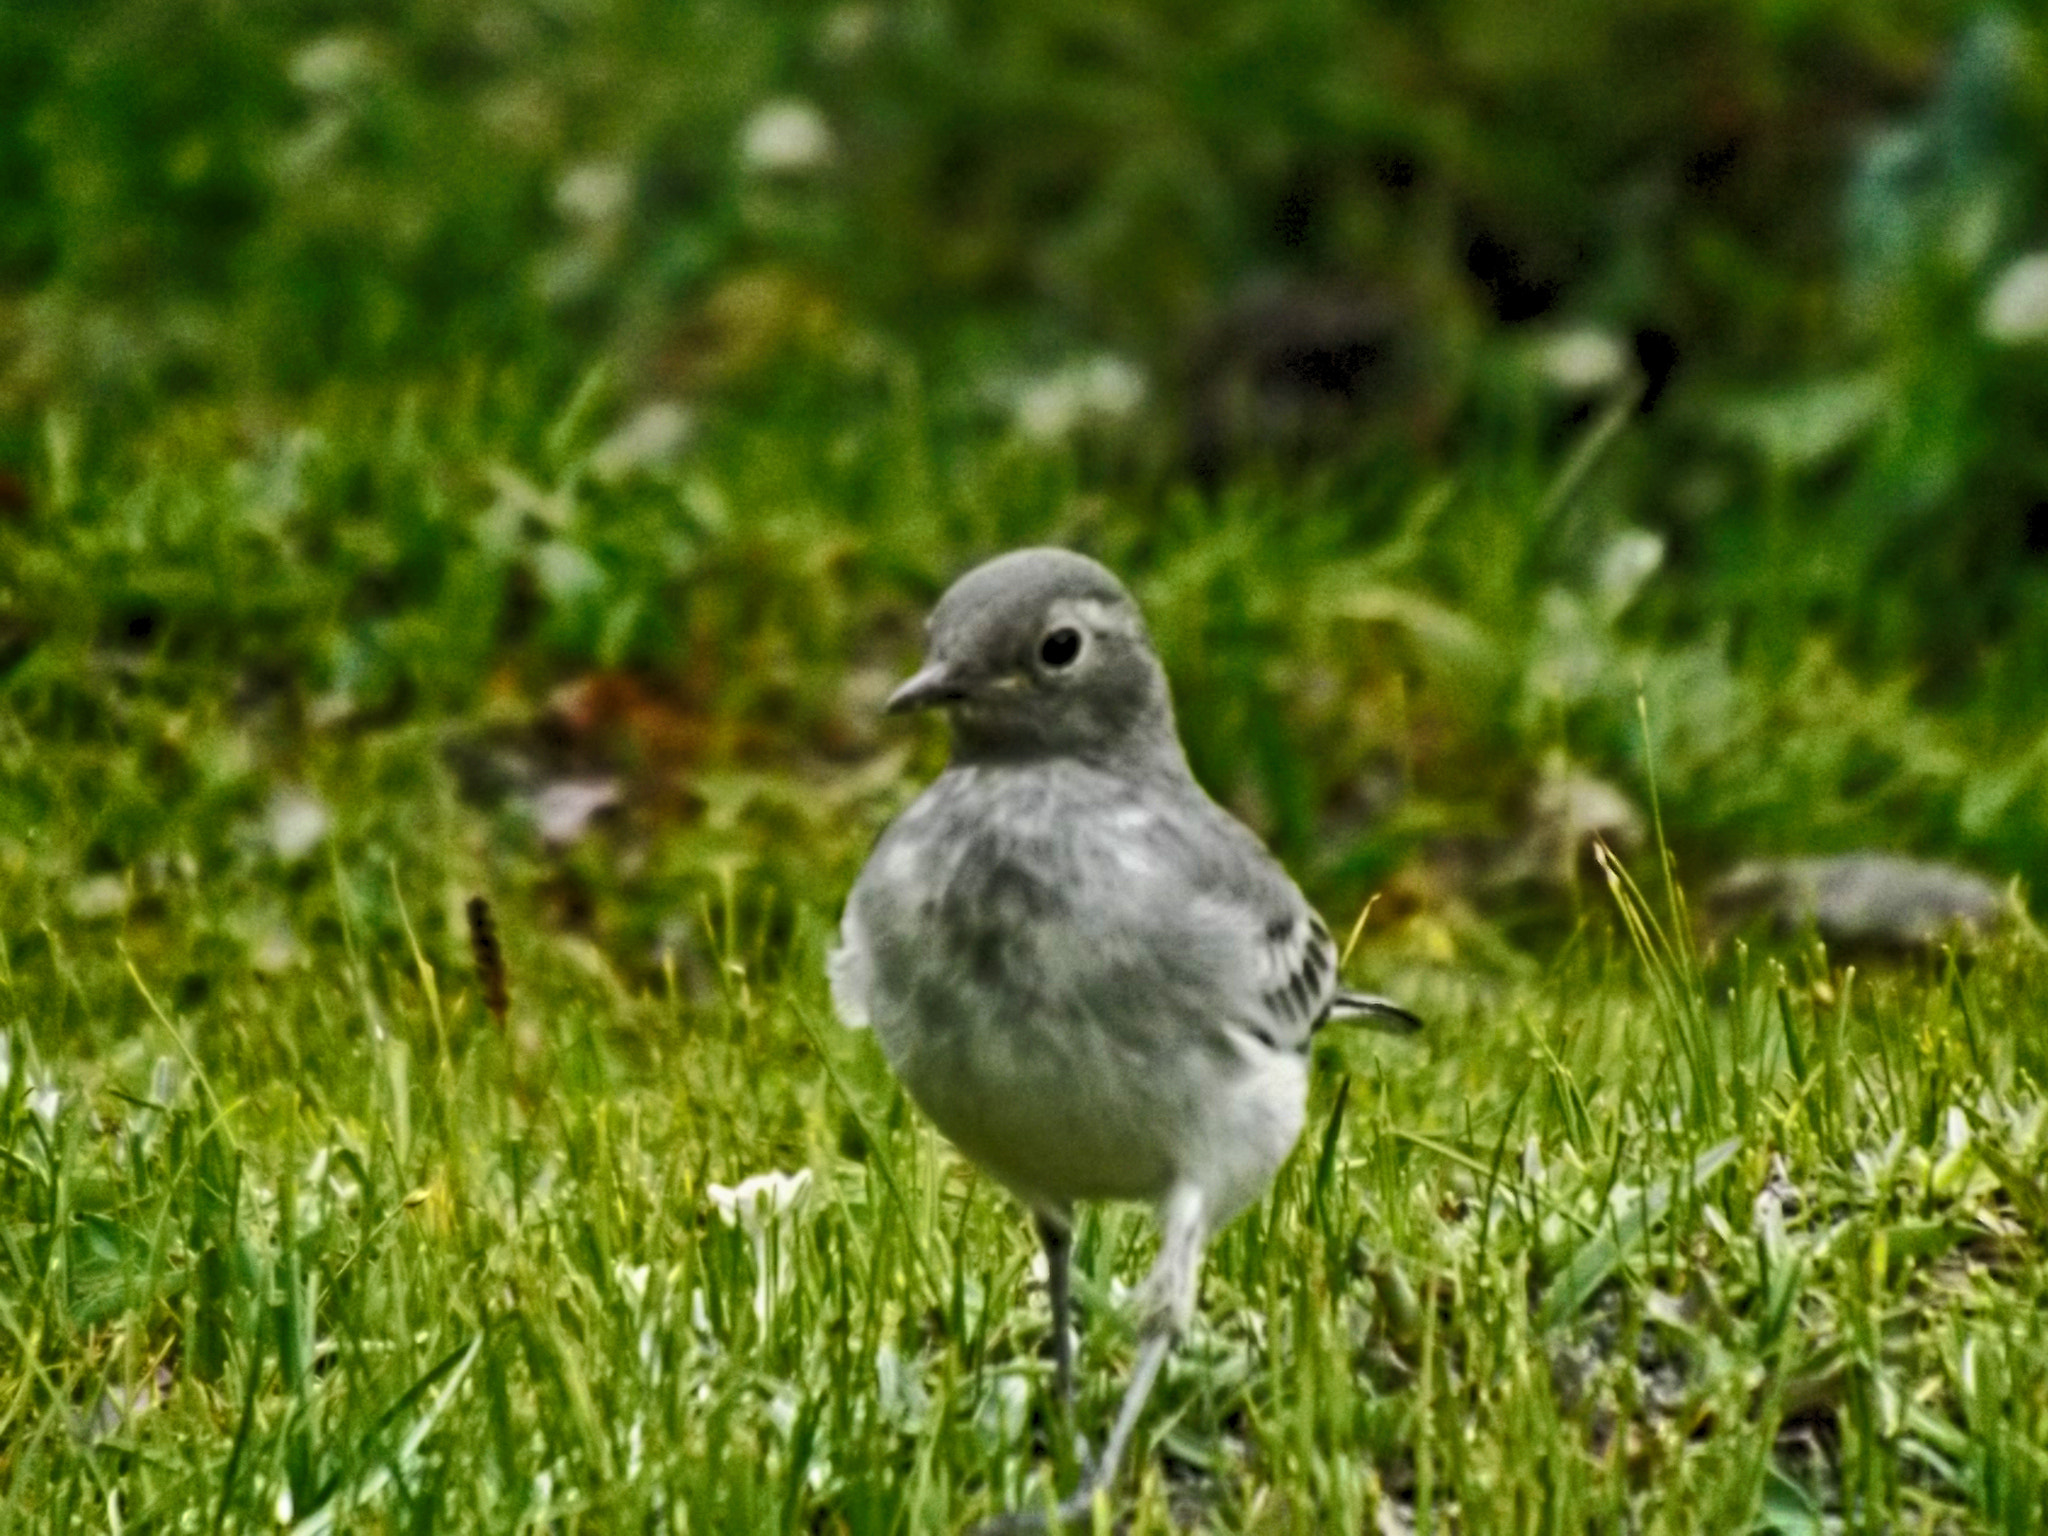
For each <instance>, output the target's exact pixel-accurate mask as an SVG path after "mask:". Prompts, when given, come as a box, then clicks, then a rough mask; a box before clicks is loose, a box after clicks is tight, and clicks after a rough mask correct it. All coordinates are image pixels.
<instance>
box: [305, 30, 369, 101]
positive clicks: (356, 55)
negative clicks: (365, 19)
mask: <svg viewBox="0 0 2048 1536" xmlns="http://www.w3.org/2000/svg"><path fill="white" fill-rule="evenodd" d="M375 64H376V59H375V56H374V55H373V54H372V53H371V52H370V45H369V44H368V43H367V42H365V41H364V40H363V39H362V38H360V37H355V36H352V35H351V34H349V33H347V32H329V33H327V34H325V35H324V36H321V37H316V38H314V39H313V41H312V42H310V43H308V44H306V46H305V47H303V48H301V49H300V50H299V51H298V52H297V53H295V54H293V55H292V57H291V62H290V64H288V65H287V66H286V68H287V70H288V72H289V73H290V75H291V77H292V84H293V85H296V86H297V87H298V88H299V89H300V90H302V91H304V92H305V93H306V94H307V95H309V96H338V95H340V94H341V93H342V92H343V91H346V90H348V89H349V88H350V87H351V86H354V85H355V84H357V83H358V82H359V81H361V80H362V79H364V78H365V77H366V76H367V75H369V73H370V72H371V70H372V69H373V68H374V67H375Z"/></svg>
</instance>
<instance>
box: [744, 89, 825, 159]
mask: <svg viewBox="0 0 2048 1536" xmlns="http://www.w3.org/2000/svg"><path fill="white" fill-rule="evenodd" d="M834 152H835V146H834V144H833V142H832V129H831V126H830V125H829V124H828V123H827V122H826V121H825V114H824V113H822V112H820V111H819V110H818V109H817V108H816V107H814V106H812V105H811V104H810V103H809V102H808V101H799V100H796V99H794V98H790V99H785V100H782V101H770V102H765V103H763V104H762V105H761V106H760V107H759V108H757V109H756V110H755V112H754V115H753V116H752V117H750V118H748V119H747V122H746V126H745V127H744V128H742V129H741V130H740V161H741V163H742V164H743V165H745V166H746V168H747V169H748V170H750V171H753V172H754V173H756V174H757V175H762V176H802V175H807V174H809V173H810V172H812V171H818V170H823V169H824V167H825V166H826V165H827V164H829V163H830V162H831V159H832V156H833V154H834Z"/></svg>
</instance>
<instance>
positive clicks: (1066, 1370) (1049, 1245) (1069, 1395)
mask: <svg viewBox="0 0 2048 1536" xmlns="http://www.w3.org/2000/svg"><path fill="white" fill-rule="evenodd" d="M1032 1221H1033V1222H1034V1223H1035V1224H1036V1226H1037V1227H1038V1241H1039V1242H1040V1243H1042V1244H1043V1245H1044V1246H1045V1291H1046V1295H1047V1296H1048V1297H1049V1298H1050V1299H1051V1301H1052V1373H1053V1390H1054V1395H1055V1396H1057V1397H1058V1398H1059V1402H1060V1412H1061V1413H1062V1414H1064V1415H1065V1416H1066V1417H1067V1418H1068V1419H1070V1420H1071V1419H1072V1417H1073V1411H1074V1330H1073V1288H1072V1285H1071V1281H1072V1279H1073V1258H1074V1228H1073V1222H1072V1219H1071V1218H1070V1217H1069V1216H1068V1215H1067V1214H1066V1213H1065V1212H1063V1211H1060V1212H1055V1211H1034V1212H1032Z"/></svg>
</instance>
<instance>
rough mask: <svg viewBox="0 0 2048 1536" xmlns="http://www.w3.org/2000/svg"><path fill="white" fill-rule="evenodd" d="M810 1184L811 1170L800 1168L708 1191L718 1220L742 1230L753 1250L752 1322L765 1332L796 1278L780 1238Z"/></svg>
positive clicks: (711, 1188) (760, 1175)
mask: <svg viewBox="0 0 2048 1536" xmlns="http://www.w3.org/2000/svg"><path fill="white" fill-rule="evenodd" d="M810 1185H811V1170H810V1169H808V1168H799V1169H798V1170H797V1171H796V1172H795V1173H778V1172H775V1171H773V1170H770V1171H769V1172H767V1173H757V1174H755V1175H753V1176H752V1177H751V1178H745V1179H741V1180H740V1181H739V1183H738V1184H736V1185H726V1184H713V1185H710V1186H709V1187H708V1188H707V1189H706V1190H705V1194H706V1195H708V1196H709V1197H710V1200H711V1205H712V1208H713V1209H714V1210H716V1211H717V1212H718V1215H719V1218H720V1219H721V1220H722V1221H724V1223H725V1224H726V1225H727V1226H729V1227H734V1226H736V1227H739V1228H741V1229H742V1230H744V1231H745V1232H746V1234H747V1241H748V1243H749V1244H750V1245H751V1246H752V1247H753V1250H754V1319H755V1321H756V1322H758V1323H760V1324H761V1326H762V1327H763V1328H766V1327H767V1326H768V1316H769V1314H770V1313H771V1312H772V1311H773V1310H774V1308H775V1303H776V1302H777V1301H778V1300H779V1299H780V1298H781V1297H782V1296H783V1294H784V1293H785V1292H787V1291H788V1290H789V1287H790V1285H791V1284H792V1283H793V1281H794V1280H795V1278H796V1277H795V1275H794V1274H792V1273H791V1271H790V1267H789V1265H788V1262H787V1259H786V1255H785V1253H784V1251H783V1242H782V1234H783V1232H784V1230H785V1229H786V1228H787V1227H789V1226H790V1225H791V1224H792V1221H791V1219H792V1218H793V1217H794V1215H795V1213H796V1207H797V1203H798V1202H799V1201H800V1200H801V1199H802V1198H803V1193H804V1191H805V1190H807V1189H809V1188H810Z"/></svg>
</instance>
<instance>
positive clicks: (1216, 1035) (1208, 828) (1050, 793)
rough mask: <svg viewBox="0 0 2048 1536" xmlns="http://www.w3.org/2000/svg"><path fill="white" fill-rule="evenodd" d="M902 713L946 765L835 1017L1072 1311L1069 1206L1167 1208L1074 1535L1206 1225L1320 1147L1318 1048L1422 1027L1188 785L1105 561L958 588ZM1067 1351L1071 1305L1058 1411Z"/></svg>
mask: <svg viewBox="0 0 2048 1536" xmlns="http://www.w3.org/2000/svg"><path fill="white" fill-rule="evenodd" d="M889 707H890V709H891V710H892V711H901V710H905V709H913V708H923V707H943V708H945V709H946V710H947V712H948V713H949V715H950V717H951V720H952V725H953V742H954V748H953V757H952V762H951V764H950V766H949V767H948V768H947V769H946V771H945V772H944V773H943V774H941V775H940V776H939V778H938V779H937V780H936V781H935V782H934V783H933V784H932V785H931V787H930V788H929V789H927V790H926V791H925V793H924V795H923V796H922V797H921V798H920V799H919V800H918V801H917V802H916V803H915V804H914V805H912V806H911V808H910V809H909V810H908V811H906V812H905V813H904V814H903V815H902V816H901V817H900V818H899V819H898V820H897V821H896V822H895V823H894V824H893V825H892V826H890V827H889V828H888V830H887V831H886V832H884V833H883V835H882V837H881V839H880V840H879V841H878V842H877V843H876V845H875V849H874V852H873V853H872V854H871V855H870V857H869V859H868V862H867V865H866V867H865V868H863V870H862V871H861V874H860V877H859V879H858V880H857V881H856V882H855V885H854V888H853V891H852V893H851V894H850V895H849V897H848V898H847V904H846V911H845V915H844V918H843V920H842V923H841V936H840V944H839V947H838V948H837V950H836V951H835V953H834V954H833V956H832V959H831V982H832V994H833V999H834V1002H835V1004H836V1006H837V1007H838V1009H839V1011H840V1014H841V1016H842V1017H843V1018H845V1019H846V1021H847V1022H848V1023H850V1024H856V1025H870V1024H871V1025H872V1026H873V1028H874V1030H875V1033H876V1037H877V1039H878V1040H879V1041H880V1043H881V1046H882V1049H883V1053H884V1054H885V1055H886V1056H887V1057H888V1059H889V1062H890V1065H891V1066H892V1067H893V1068H894V1069H895V1071H896V1073H897V1075H898V1076H899V1077H900V1078H901V1079H902V1081H903V1083H904V1086H905V1087H906V1088H907V1089H908V1090H909V1092H910V1095H911V1097H912V1098H913V1099H914V1100H915V1101H916V1102H917V1103H918V1105H919V1106H920V1107H921V1108H922V1109H923V1110H924V1111H925V1113H926V1114H928V1115H929V1116H930V1117H931V1118H932V1120H933V1121H934V1123H936V1124H937V1126H938V1127H939V1129H940V1130H941V1131H942V1132H944V1133H945V1134H946V1136H947V1137H948V1138H950V1139H951V1140H952V1141H953V1142H955V1143H956V1144H957V1145H958V1146H959V1147H960V1148H961V1149H962V1150H963V1151H964V1152H966V1153H967V1154H968V1156H969V1157H971V1158H973V1159H974V1161H976V1162H977V1163H979V1164H980V1165H981V1166H982V1167H984V1168H985V1169H987V1170H988V1171H989V1172H990V1173H991V1174H993V1175H994V1176H995V1177H996V1178H998V1179H999V1180H1001V1181H1002V1182H1003V1183H1004V1184H1006V1185H1007V1186H1008V1187H1009V1188H1010V1189H1011V1190H1012V1191H1013V1192H1015V1193H1016V1195H1017V1196H1018V1197H1019V1198H1020V1199H1021V1200H1023V1201H1024V1203H1025V1204H1026V1205H1027V1206H1029V1207H1030V1208H1031V1210H1032V1212H1033V1213H1034V1215H1035V1216H1036V1218H1037V1220H1038V1224H1039V1230H1040V1233H1041V1236H1042V1237H1043V1238H1044V1240H1045V1243H1046V1249H1047V1257H1048V1262H1049V1264H1050V1265H1051V1266H1052V1268H1053V1271H1054V1284H1053V1286H1052V1290H1053V1295H1054V1305H1055V1312H1056V1313H1059V1314H1064V1312H1065V1271H1064V1264H1065V1248H1066V1243H1065V1235H1066V1233H1067V1231H1068V1228H1069V1224H1070V1222H1071V1214H1072V1208H1073V1204H1074V1202H1076V1201H1080V1200H1098V1199H1122V1200H1145V1201H1150V1202H1153V1203H1154V1204H1155V1205H1156V1206H1157V1207H1158V1208H1159V1211H1160V1217H1161V1224H1162V1230H1163V1241H1162V1245H1161V1252H1160V1257H1159V1260H1158V1263H1157V1264H1156V1265H1155V1267H1154V1270H1153V1273H1152V1275H1151V1276H1150V1277H1149V1278H1148V1280H1147V1284H1146V1289H1145V1292H1144V1295H1143V1301H1144V1305H1145V1317H1144V1338H1145V1342H1144V1345H1143V1346H1142V1347H1141V1352H1140V1358H1139V1367H1138V1371H1137V1373H1136V1377H1135V1379H1134V1380H1133V1383H1132V1386H1131V1389H1130V1391H1129V1392H1128V1393H1127V1395H1126V1398H1125V1403H1124V1407H1123V1410H1122V1412H1121V1413H1120V1414H1119V1416H1118V1421H1117V1425H1116V1428H1115V1429H1114V1430H1113V1432H1112V1434H1111V1437H1110V1441H1109V1443H1108V1445H1107V1447H1106V1448H1105V1451H1104V1454H1103V1457H1102V1458H1101V1460H1100V1461H1099V1462H1098V1463H1097V1465H1096V1467H1095V1469H1094V1471H1093V1473H1092V1474H1091V1475H1090V1476H1089V1477H1088V1478H1085V1479H1084V1481H1083V1485H1082V1488H1081V1489H1080V1491H1079V1492H1078V1493H1076V1494H1075V1495H1074V1497H1073V1498H1072V1499H1070V1500H1069V1501H1068V1504H1067V1505H1066V1506H1063V1517H1067V1518H1071V1517H1073V1516H1075V1515H1077V1514H1078V1513H1079V1512H1080V1511H1081V1510H1082V1509H1083V1508H1084V1507H1085V1505H1086V1502H1087V1500H1088V1499H1089V1498H1090V1497H1091V1496H1092V1494H1093V1492H1094V1491H1095V1490H1096V1489H1097V1488H1099V1487H1101V1486H1103V1485H1104V1484H1106V1483H1107V1481H1108V1480H1109V1479H1110V1478H1111V1477H1113V1476H1114V1473H1115V1470H1116V1461H1117V1460H1118V1458H1119V1456H1120V1453H1121V1451H1122V1449H1123V1446H1124V1442H1125V1441H1126V1440H1127V1439H1128V1438H1129V1435H1130V1432H1131V1429H1132V1427H1133V1426H1134V1424H1135V1421H1136V1418H1137V1414H1138V1411H1139V1409H1140V1408H1141V1407H1142V1405H1143V1401H1144V1396H1145V1393H1146V1391H1147V1390H1148V1389H1149V1386H1150V1382H1151V1378H1152V1376H1153V1374H1155V1373H1156V1371H1157V1369H1158V1366H1159V1363H1160V1361H1161V1359H1163V1356H1164V1352H1165V1347H1166V1344H1167V1342H1168V1341H1170V1340H1171V1338H1172V1337H1173V1335H1174V1334H1176V1333H1177V1332H1179V1331H1180V1329H1182V1328H1183V1327H1185V1325H1186V1323H1187V1321H1188V1319H1189V1317H1190V1315H1191V1314H1192V1310H1193V1306H1194V1294H1195V1285H1196V1280H1197V1278H1198V1272H1199V1265H1200V1259H1201V1253H1202V1249H1203V1247H1204V1246H1205V1244H1206V1242H1207V1239H1208V1237H1209V1235H1210V1234H1211V1233H1213V1232H1214V1231H1215V1230H1216V1228H1217V1227H1219V1226H1220V1225H1221V1224H1222V1223H1224V1222H1225V1221H1228V1220H1229V1219H1230V1217H1231V1216H1233V1215H1235V1214H1236V1213H1237V1212H1238V1211H1239V1210H1241V1209H1242V1208H1243V1207H1244V1206H1245V1205H1247V1204H1248V1203H1250V1202H1251V1201H1252V1200H1254V1199H1256V1198H1257V1197H1258V1195H1259V1194H1260V1193H1261V1192H1262V1191H1263V1190H1264V1189H1265V1187H1266V1185H1267V1183H1268V1182H1269V1181H1270V1180H1271V1177H1272V1175H1273V1172H1274V1170H1275V1169H1277V1168H1278V1166H1279V1164H1280V1163H1281V1161H1282V1160H1283V1159H1284V1158H1285V1157H1286V1155H1287V1152H1288V1150H1289V1148H1291V1147H1292V1146H1293V1144H1294V1141H1295V1139H1296V1137H1297V1136H1298V1135H1299V1133H1300V1130H1301V1123H1302V1117H1303V1113H1304V1108H1305V1102H1306V1091H1307V1070H1306V1059H1305V1058H1306V1055H1307V1048H1308V1044H1309V1040H1310V1037H1311V1036H1312V1035H1313V1034H1314V1032H1315V1031H1316V1029H1317V1028H1319V1027H1320V1026H1321V1025H1322V1024H1323V1023H1324V1022H1325V1021H1326V1020H1327V1019H1329V1018H1331V1017H1356V1018H1361V1019H1365V1020H1368V1021H1370V1022H1374V1023H1377V1024H1379V1025H1381V1026H1383V1027H1390V1028H1391V1027H1402V1028H1414V1027H1416V1023H1417V1021H1416V1020H1415V1019H1414V1017H1413V1015H1411V1014H1409V1013H1407V1012H1406V1010H1404V1009H1401V1008H1399V1007H1398V1006H1397V1005H1395V1004H1392V1003H1389V1002H1387V1001H1385V1000H1384V999H1380V998H1375V997H1370V996H1367V995H1365V994H1361V993H1352V992H1347V991H1345V990H1344V989H1342V988H1341V987H1340V986H1339V985H1338V982H1337V975H1336V970H1337V954H1336V946H1335V944H1334V943H1333V941H1332V939H1331V936H1330V932H1329V930H1328V928H1327V927H1325V926H1324V924H1323V922H1322V920H1321V919H1320V918H1319V917H1317V916H1316V914H1315V913H1314V912H1313V911H1311V910H1310V908H1309V906H1308V904H1307V902H1306V901H1304V900H1303V898H1302V896H1301V893H1300V892H1299V891H1298V890H1297V889H1296V888H1295V885H1294V882H1293V881H1292V880H1290V879H1289V878H1288V877H1287V875H1286V873H1285V872H1284V871H1283V870H1282V869H1281V868H1280V866H1279V865H1278V864H1277V863H1276V862H1275V861H1274V860H1273V858H1272V857H1271V855H1269V854H1268V853H1267V852H1266V850H1265V849H1264V847H1262V846H1261V845H1260V843H1259V841H1258V840H1257V839H1256V838H1255V837H1253V836H1252V834H1251V833H1250V832H1249V831H1247V830H1246V829H1245V828H1244V827H1243V826H1242V825H1241V824H1240V823H1239V822H1238V821H1236V820H1235V819H1234V818H1233V817H1231V816H1230V815H1229V814H1228V813H1227V812H1225V811H1224V810H1223V809H1222V808H1221V807H1219V806H1218V805H1216V803H1215V802H1214V801H1213V800H1211V799H1210V798H1209V797H1208V795H1207V794H1205V793H1204V792H1203V791H1202V789H1201V787H1200V786H1199V785H1198V784H1197V783H1196V782H1195V780H1194V777H1193V775H1192V774H1191V773H1190V772H1189V771H1188V766H1187V760H1186V758H1185V756H1184V755H1183V753H1182V751H1181V747H1180V742H1179V738H1178V736H1177V734H1176V732H1175V728H1174V720H1173V707H1172V702H1171V699H1170V697H1169V694H1168V689H1167V684H1166V679H1165V674H1164V672H1163V671H1162V669H1161V668H1160V666H1159V663H1158V660H1157V658H1156V656H1155V655H1154V654H1153V651H1152V646H1151V642H1150V639H1149V638H1148V636H1147V634H1146V631H1145V626H1144V621H1143V619H1142V618H1141V617H1140V615H1139V612H1138V609H1137V606H1136V604H1135V603H1133V602H1132V600H1131V598H1130V596H1129V594H1128V593H1126V592H1125V591H1124V589H1123V586H1122V584H1121V583H1120V582H1118V581H1117V579H1116V578H1115V577H1114V576H1112V575H1111V574H1110V573H1109V572H1108V571H1107V570H1105V569H1104V568H1103V567H1102V566H1100V565H1098V564H1096V563H1095V562H1094V561H1092V560H1089V559H1086V558H1085V557H1083V556H1080V555H1076V554H1071V553H1068V552H1066V551H1064V550H1052V549H1034V550H1022V551H1018V552H1016V553H1013V554H1010V555H1005V556H1002V557H1001V558H999V559H996V560H992V561H990V562H988V563H987V564H985V565H983V566H980V567H978V568H977V569H975V570H973V571H971V572H969V573H968V574H967V575H965V576H963V577H962V578H961V579H960V580H959V581H958V582H956V583H955V584H954V585H953V587H952V588H951V589H950V590H949V591H948V592H947V593H946V595H945V596H944V598H943V599H942V600H941V601H940V603H939V605H938V608H937V609H936V611H935V612H934V613H933V615H932V619H931V623H930V625H929V647H928V656H927V661H926V665H925V666H924V668H923V669H922V670H920V671H919V672H918V673H917V674H916V675H915V676H914V677H912V678H911V679H910V680H909V681H908V682H906V683H905V684H904V685H903V686H902V687H901V688H899V689H898V690H897V692H896V694H895V695H894V696H893V697H892V698H891V700H890V705H889ZM1066 1336H1067V1330H1066V1319H1065V1317H1064V1315H1059V1316H1056V1318H1055V1334H1054V1339H1055V1354H1056V1361H1057V1364H1058V1374H1059V1378H1060V1383H1059V1384H1060V1389H1061V1392H1062V1394H1063V1395H1064V1394H1065V1393H1066V1392H1067V1391H1068V1390H1069V1389H1070V1383H1071V1370H1070V1363H1069V1361H1068V1360H1067V1358H1066ZM1024 1523H1027V1524H1028V1523H1029V1517H1025V1521H1024Z"/></svg>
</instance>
